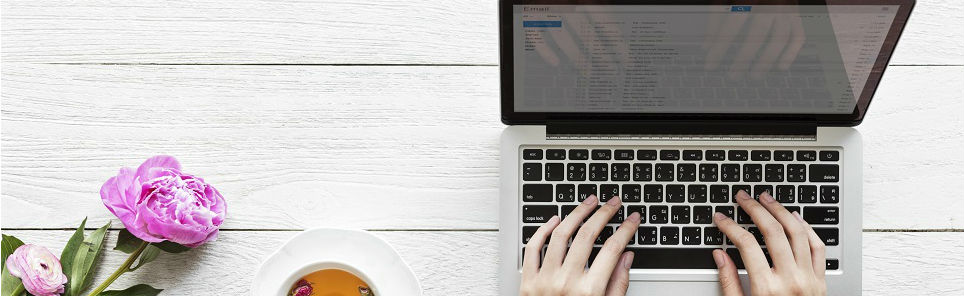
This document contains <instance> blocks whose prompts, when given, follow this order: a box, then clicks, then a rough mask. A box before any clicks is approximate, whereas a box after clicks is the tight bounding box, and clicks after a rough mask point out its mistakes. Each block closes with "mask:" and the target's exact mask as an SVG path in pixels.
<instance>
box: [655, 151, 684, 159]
mask: <svg viewBox="0 0 964 296" xmlns="http://www.w3.org/2000/svg"><path fill="white" fill-rule="evenodd" d="M659 160H679V150H660V151H659Z"/></svg>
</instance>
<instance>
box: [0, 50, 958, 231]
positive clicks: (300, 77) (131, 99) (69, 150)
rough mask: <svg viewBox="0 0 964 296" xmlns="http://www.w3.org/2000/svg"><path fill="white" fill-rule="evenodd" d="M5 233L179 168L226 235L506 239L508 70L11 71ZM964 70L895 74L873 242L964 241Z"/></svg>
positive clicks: (869, 206) (880, 138)
mask: <svg viewBox="0 0 964 296" xmlns="http://www.w3.org/2000/svg"><path fill="white" fill-rule="evenodd" d="M4 66H6V67H5V68H4V71H3V82H4V86H3V87H4V89H3V111H2V115H3V120H2V123H3V127H2V135H3V140H2V148H3V151H4V153H3V155H2V160H3V164H2V168H3V175H2V176H3V180H2V185H3V191H2V202H3V204H4V207H3V210H2V214H3V218H2V225H3V226H5V227H8V228H10V227H12V228H36V227H52V228H62V227H70V226H72V225H73V224H74V223H75V222H74V221H73V219H75V218H74V217H73V216H70V217H64V216H63V215H62V214H61V213H64V212H71V213H76V215H77V216H81V215H86V216H90V217H91V221H92V222H93V223H95V224H96V223H103V222H105V221H106V219H107V218H109V217H110V214H109V213H108V212H107V211H106V210H105V209H104V208H103V205H102V204H101V202H100V200H99V198H98V190H99V188H100V185H101V184H102V183H103V182H104V181H105V180H106V179H107V178H109V177H110V176H112V175H113V174H114V173H115V172H116V170H117V168H119V167H121V166H135V165H137V164H139V163H140V162H141V161H142V160H143V159H144V158H146V157H147V156H149V155H153V154H159V153H167V154H171V155H175V156H177V157H179V158H180V159H181V160H182V162H183V163H184V166H185V169H186V170H187V171H188V172H190V173H193V174H196V175H199V176H202V177H205V178H206V179H207V180H208V181H210V182H211V183H212V184H215V185H216V186H217V188H219V189H220V190H221V192H222V193H224V195H225V196H226V197H227V198H228V203H229V206H228V212H229V217H228V220H227V222H226V224H225V225H224V227H226V228H230V229H302V228H310V227H314V226H319V225H328V226H344V227H360V228H367V229H412V228H419V229H426V228H433V229H496V228H497V218H498V212H497V209H496V204H497V194H498V192H497V188H498V186H499V184H498V159H499V156H498V152H497V147H498V145H499V140H498V137H499V133H500V132H501V130H502V128H503V125H502V124H501V123H500V122H499V121H498V119H497V118H498V116H499V115H498V112H499V111H498V110H499V108H498V104H499V103H498V99H497V98H498V87H497V85H498V81H497V80H498V78H497V76H498V75H497V74H498V69H497V68H496V67H283V66H281V67H268V66H253V67H252V66H232V67H222V66H217V67H210V66H178V67H169V66H64V65H24V64H20V65H15V66H13V67H11V66H8V65H4ZM962 73H964V67H893V68H891V69H889V70H888V72H887V74H886V75H885V77H884V81H883V82H882V85H883V87H882V88H881V89H880V91H879V92H878V93H877V98H876V99H875V100H874V103H873V106H872V108H871V111H870V115H869V116H868V118H867V119H866V120H865V122H864V123H863V124H862V125H861V126H860V127H859V129H860V130H861V131H862V132H863V133H864V139H865V142H866V143H865V148H864V149H865V170H864V172H865V186H864V191H865V198H864V200H865V204H864V217H865V218H864V227H865V228H883V229H927V228H958V229H960V228H964V211H961V209H962V208H964V204H962V200H964V199H962V198H961V192H964V187H962V186H964V184H962V182H959V180H962V179H964V171H962V167H964V155H962V154H961V153H959V152H960V151H964V143H962V142H964V141H962V140H961V139H962V138H964V136H962V131H964V121H962V119H961V114H964V105H962V104H961V100H960V94H961V92H962V88H964V84H962V83H961V74H962Z"/></svg>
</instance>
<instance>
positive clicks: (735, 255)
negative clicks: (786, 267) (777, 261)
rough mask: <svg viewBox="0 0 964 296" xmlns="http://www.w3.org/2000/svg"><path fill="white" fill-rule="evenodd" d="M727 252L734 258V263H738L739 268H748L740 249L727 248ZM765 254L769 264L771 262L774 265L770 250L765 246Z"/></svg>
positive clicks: (771, 265)
mask: <svg viewBox="0 0 964 296" xmlns="http://www.w3.org/2000/svg"><path fill="white" fill-rule="evenodd" d="M726 254H727V255H730V258H731V259H733V263H734V264H733V265H736V268H737V269H746V266H745V265H743V257H742V256H740V251H739V250H737V249H736V248H727V249H726ZM763 256H764V257H766V259H767V264H769V265H770V267H773V259H771V258H770V252H768V251H767V249H765V248H764V249H763Z"/></svg>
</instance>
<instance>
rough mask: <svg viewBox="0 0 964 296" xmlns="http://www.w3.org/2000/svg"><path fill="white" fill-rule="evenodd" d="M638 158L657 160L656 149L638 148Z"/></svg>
mask: <svg viewBox="0 0 964 296" xmlns="http://www.w3.org/2000/svg"><path fill="white" fill-rule="evenodd" d="M636 159H637V160H656V150H636Z"/></svg>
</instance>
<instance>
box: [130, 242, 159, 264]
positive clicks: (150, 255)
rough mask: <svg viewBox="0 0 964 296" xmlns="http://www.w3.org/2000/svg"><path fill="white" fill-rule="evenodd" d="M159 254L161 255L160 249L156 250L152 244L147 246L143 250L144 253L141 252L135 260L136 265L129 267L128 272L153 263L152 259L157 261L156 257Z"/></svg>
mask: <svg viewBox="0 0 964 296" xmlns="http://www.w3.org/2000/svg"><path fill="white" fill-rule="evenodd" d="M160 254H161V249H159V248H157V246H155V245H153V244H150V245H147V247H146V248H144V251H143V252H141V256H140V257H139V258H138V259H137V264H136V265H134V266H133V267H131V268H130V271H135V270H137V269H138V268H140V267H141V266H143V265H144V264H147V263H148V262H151V261H154V259H157V255H160Z"/></svg>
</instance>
